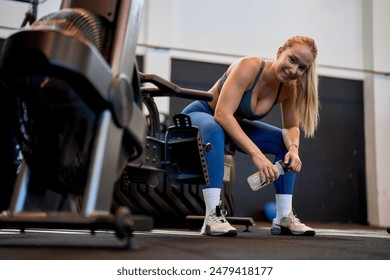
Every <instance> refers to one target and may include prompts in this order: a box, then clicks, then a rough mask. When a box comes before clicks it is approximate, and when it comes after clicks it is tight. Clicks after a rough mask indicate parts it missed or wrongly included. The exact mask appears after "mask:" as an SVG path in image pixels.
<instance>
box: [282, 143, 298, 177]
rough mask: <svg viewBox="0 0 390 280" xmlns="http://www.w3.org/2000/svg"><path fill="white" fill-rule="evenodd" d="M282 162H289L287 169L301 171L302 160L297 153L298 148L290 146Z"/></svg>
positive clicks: (295, 171)
mask: <svg viewBox="0 0 390 280" xmlns="http://www.w3.org/2000/svg"><path fill="white" fill-rule="evenodd" d="M284 162H285V163H287V162H289V163H290V164H289V166H288V170H289V171H291V172H294V173H298V172H299V171H301V168H302V162H301V159H300V158H299V155H298V148H297V147H295V146H291V147H290V148H289V150H288V152H287V154H286V155H285V156H284Z"/></svg>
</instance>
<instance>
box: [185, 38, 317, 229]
mask: <svg viewBox="0 0 390 280" xmlns="http://www.w3.org/2000/svg"><path fill="white" fill-rule="evenodd" d="M316 58H317V46H316V44H315V42H314V40H313V39H312V38H310V37H307V36H294V37H292V38H290V39H288V40H287V41H286V42H285V44H284V45H283V46H282V47H280V48H279V49H278V52H277V55H276V59H275V60H273V61H272V60H264V59H262V58H259V57H244V58H241V59H239V60H237V61H236V62H234V63H233V64H232V65H230V67H229V68H228V69H227V71H226V72H225V74H223V76H222V77H221V78H220V79H219V80H218V81H217V82H216V84H215V85H214V86H213V87H212V88H211V89H210V93H212V94H213V96H214V98H213V100H212V101H211V102H205V101H195V102H193V103H191V104H189V105H188V106H187V107H186V108H184V110H183V113H184V114H188V115H189V116H190V117H191V119H192V123H193V124H194V125H195V126H198V127H199V129H200V132H201V135H202V139H203V141H204V143H211V147H212V149H211V151H209V152H208V153H206V161H207V163H208V168H209V175H210V184H209V185H208V186H204V189H203V195H204V199H205V204H206V215H205V220H204V225H203V227H202V230H201V234H204V235H223V236H235V235H237V231H236V229H235V228H234V227H232V226H231V225H230V224H229V223H228V222H227V221H226V219H225V217H224V215H223V214H221V211H220V209H219V204H220V193H221V187H222V184H223V169H224V146H225V145H224V144H225V143H226V142H232V143H233V144H234V145H235V146H236V148H237V149H238V150H239V151H242V152H244V153H247V154H248V155H249V156H250V157H251V159H252V162H253V164H254V165H255V166H256V167H257V169H258V171H259V173H260V175H261V176H263V177H264V178H265V179H266V180H267V181H268V182H273V181H275V182H274V185H275V189H276V217H275V219H274V220H273V223H272V228H271V233H272V234H292V235H314V234H315V231H314V230H313V229H312V228H310V227H308V226H306V225H304V224H302V223H301V222H300V221H299V219H297V218H296V217H295V216H294V214H293V213H292V194H293V189H294V180H295V176H296V173H298V172H300V171H301V168H302V162H301V160H300V158H299V138H300V126H301V127H302V129H303V131H304V135H305V137H313V136H314V131H315V130H316V128H317V124H318V115H319V113H318V108H319V104H318V90H317V84H318V77H317V71H316ZM277 103H279V104H280V110H281V116H282V128H281V129H280V128H277V127H274V126H271V125H269V124H266V123H264V122H261V121H259V120H260V119H262V118H263V117H265V116H266V115H267V113H268V112H269V111H270V110H271V109H272V107H273V106H274V105H276V104H277ZM265 154H273V155H275V161H278V160H280V159H282V160H284V162H285V163H289V167H288V169H289V171H291V172H287V173H286V175H284V176H281V177H279V178H278V179H276V176H277V174H276V170H274V167H273V163H272V162H271V161H269V160H268V159H267V158H266V156H265Z"/></svg>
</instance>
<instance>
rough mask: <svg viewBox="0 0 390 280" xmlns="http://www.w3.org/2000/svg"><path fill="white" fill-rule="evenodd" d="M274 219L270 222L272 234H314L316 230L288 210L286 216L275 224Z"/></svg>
mask: <svg viewBox="0 0 390 280" xmlns="http://www.w3.org/2000/svg"><path fill="white" fill-rule="evenodd" d="M275 221H276V219H274V220H273V222H272V227H271V234H273V235H302V236H314V235H315V234H316V232H315V231H314V229H312V228H311V227H308V226H306V225H305V224H303V223H301V221H300V220H299V219H298V218H297V217H296V216H295V215H294V214H293V212H290V214H288V216H287V217H283V218H282V219H281V220H280V223H279V224H277V223H276V222H275Z"/></svg>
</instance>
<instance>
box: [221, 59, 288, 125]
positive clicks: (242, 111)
mask: <svg viewBox="0 0 390 280" xmlns="http://www.w3.org/2000/svg"><path fill="white" fill-rule="evenodd" d="M264 65H265V63H264V60H263V61H262V62H261V66H260V70H259V72H258V73H257V76H256V79H255V81H254V82H253V85H252V87H251V88H250V89H249V90H247V91H246V92H244V94H243V96H242V99H241V101H240V104H239V105H238V108H237V110H236V112H235V113H234V115H235V116H237V117H240V118H243V119H249V120H260V119H262V118H264V117H265V116H266V115H268V113H269V112H270V111H271V110H272V108H273V106H275V104H276V103H277V102H278V99H279V95H280V92H281V91H282V85H283V84H282V83H281V84H280V85H279V88H278V94H277V95H276V98H275V101H274V103H273V104H272V107H271V108H270V109H269V111H268V112H267V113H265V114H262V115H256V114H255V113H253V111H252V107H251V98H252V94H253V89H254V88H255V86H256V84H257V82H258V81H259V78H260V76H261V73H263V69H264ZM226 79H227V75H226V72H225V73H224V74H223V75H222V77H221V78H220V79H219V82H218V93H220V92H221V90H222V86H223V84H224V83H225V81H226Z"/></svg>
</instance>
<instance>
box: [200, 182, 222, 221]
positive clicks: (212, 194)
mask: <svg viewBox="0 0 390 280" xmlns="http://www.w3.org/2000/svg"><path fill="white" fill-rule="evenodd" d="M203 198H204V202H205V204H206V214H205V217H207V216H208V215H209V214H210V212H211V211H212V210H213V209H214V208H215V207H216V206H218V205H219V202H220V200H221V189H220V188H207V189H203Z"/></svg>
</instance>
